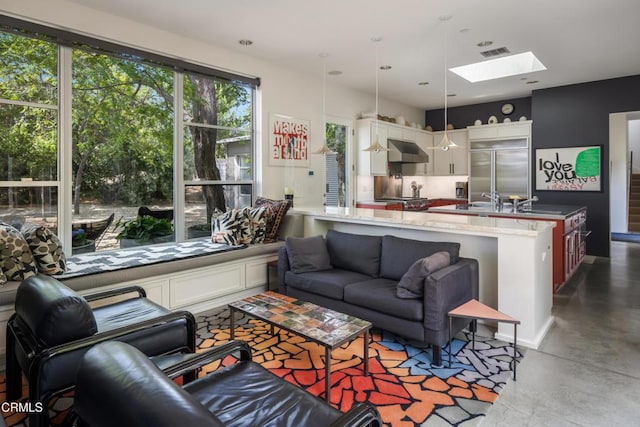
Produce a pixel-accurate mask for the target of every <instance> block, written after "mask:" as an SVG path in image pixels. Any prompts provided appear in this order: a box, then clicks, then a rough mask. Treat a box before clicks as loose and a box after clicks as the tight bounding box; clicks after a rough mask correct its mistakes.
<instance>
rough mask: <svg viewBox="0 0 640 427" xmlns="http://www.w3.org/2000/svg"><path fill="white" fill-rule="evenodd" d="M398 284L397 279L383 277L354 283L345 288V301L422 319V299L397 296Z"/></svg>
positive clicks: (410, 318)
mask: <svg viewBox="0 0 640 427" xmlns="http://www.w3.org/2000/svg"><path fill="white" fill-rule="evenodd" d="M397 285H398V282H396V281H395V280H389V279H383V278H378V279H370V280H367V281H365V282H358V283H352V284H350V285H347V286H345V288H344V301H345V302H348V303H350V304H354V305H359V306H361V307H367V308H369V309H371V310H376V311H379V312H381V313H386V314H390V315H392V316H396V317H401V318H403V319H409V320H416V321H421V320H422V318H423V317H424V310H423V308H422V300H421V299H401V298H398V297H396V286H397Z"/></svg>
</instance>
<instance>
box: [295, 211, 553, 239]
mask: <svg viewBox="0 0 640 427" xmlns="http://www.w3.org/2000/svg"><path fill="white" fill-rule="evenodd" d="M291 211H292V212H293V213H299V214H304V215H309V216H313V217H316V218H318V219H327V220H332V219H336V220H340V221H348V222H362V223H369V224H376V223H379V224H380V225H387V226H389V225H403V226H404V227H406V228H420V229H429V230H433V231H443V232H453V233H465V234H467V233H468V234H478V235H512V236H513V235H518V236H531V237H535V236H538V235H539V234H541V233H543V232H544V231H546V230H548V229H551V228H553V227H555V223H553V222H549V221H533V220H525V219H517V218H493V217H479V216H470V215H449V214H438V213H430V212H411V211H391V210H381V209H363V208H354V209H350V208H335V207H325V208H319V207H309V208H305V207H296V208H294V209H292V210H291Z"/></svg>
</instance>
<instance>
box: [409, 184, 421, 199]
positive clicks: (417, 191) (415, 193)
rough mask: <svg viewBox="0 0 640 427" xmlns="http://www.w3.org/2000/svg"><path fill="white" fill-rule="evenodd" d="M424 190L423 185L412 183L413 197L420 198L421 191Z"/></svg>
mask: <svg viewBox="0 0 640 427" xmlns="http://www.w3.org/2000/svg"><path fill="white" fill-rule="evenodd" d="M421 188H422V184H420V185H418V183H417V182H415V181H411V197H413V198H414V199H415V198H418V197H420V189H421Z"/></svg>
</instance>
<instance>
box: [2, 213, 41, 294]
mask: <svg viewBox="0 0 640 427" xmlns="http://www.w3.org/2000/svg"><path fill="white" fill-rule="evenodd" d="M0 271H1V274H0V284H3V283H4V282H6V281H7V280H15V281H22V280H24V279H26V278H27V277H31V276H35V274H36V273H37V272H38V268H37V267H36V263H35V261H34V260H33V255H32V254H31V250H30V249H29V245H28V244H27V242H26V241H25V240H24V237H22V234H20V232H19V231H18V230H16V229H15V228H14V227H12V226H10V225H9V224H6V223H4V222H1V221H0ZM2 280H4V282H3V281H2Z"/></svg>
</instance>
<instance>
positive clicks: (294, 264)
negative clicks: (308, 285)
mask: <svg viewBox="0 0 640 427" xmlns="http://www.w3.org/2000/svg"><path fill="white" fill-rule="evenodd" d="M285 246H286V247H287V256H288V258H289V266H290V268H291V271H293V272H294V273H307V272H310V271H322V270H329V269H330V268H331V263H330V262H329V252H327V245H326V244H325V242H324V237H322V236H313V237H287V241H286V243H285Z"/></svg>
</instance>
